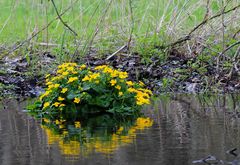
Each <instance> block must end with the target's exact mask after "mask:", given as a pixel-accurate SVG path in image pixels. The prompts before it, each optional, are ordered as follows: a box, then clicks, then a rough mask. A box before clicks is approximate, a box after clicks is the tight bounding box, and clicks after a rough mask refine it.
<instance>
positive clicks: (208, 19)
mask: <svg viewBox="0 0 240 165" xmlns="http://www.w3.org/2000/svg"><path fill="white" fill-rule="evenodd" d="M239 7H240V4H239V5H237V6H235V7H233V8H231V9H229V10H227V11H224V12H222V11H221V12H220V13H219V14H216V15H214V16H212V17H210V18H207V19H204V20H203V21H202V22H201V23H200V24H198V25H197V26H195V27H194V28H193V29H192V30H191V31H190V32H189V33H188V34H187V35H186V36H185V37H182V38H180V39H178V40H177V41H175V42H173V43H170V44H168V45H166V46H165V47H164V48H168V47H172V46H175V45H178V44H181V43H183V42H185V41H188V40H191V38H192V34H193V33H194V32H195V31H196V30H197V29H199V28H200V27H202V26H203V25H205V24H206V23H207V22H209V21H211V20H213V19H215V18H217V17H220V16H221V15H223V14H227V13H229V12H232V11H234V10H236V9H238V8H239Z"/></svg>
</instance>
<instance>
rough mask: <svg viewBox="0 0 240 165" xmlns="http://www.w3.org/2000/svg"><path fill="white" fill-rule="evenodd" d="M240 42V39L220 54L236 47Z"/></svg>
mask: <svg viewBox="0 0 240 165" xmlns="http://www.w3.org/2000/svg"><path fill="white" fill-rule="evenodd" d="M239 44H240V40H239V41H237V42H235V43H234V44H232V45H230V46H228V47H227V48H226V49H224V50H223V51H222V52H221V53H220V54H224V53H226V52H227V51H228V50H230V49H231V48H233V47H235V46H236V45H239Z"/></svg>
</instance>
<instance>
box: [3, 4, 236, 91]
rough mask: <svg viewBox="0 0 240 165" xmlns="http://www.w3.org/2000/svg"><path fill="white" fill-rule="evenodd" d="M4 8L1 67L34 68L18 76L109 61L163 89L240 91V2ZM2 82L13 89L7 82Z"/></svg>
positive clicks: (133, 76) (137, 77) (33, 5)
mask: <svg viewBox="0 0 240 165" xmlns="http://www.w3.org/2000/svg"><path fill="white" fill-rule="evenodd" d="M0 6H1V7H0V8H1V10H0V43H1V44H0V62H1V63H4V64H6V63H7V64H9V59H10V58H20V61H21V62H23V61H24V62H25V63H26V67H25V68H27V71H26V70H25V71H24V73H16V72H11V75H14V76H13V77H17V76H19V74H20V76H21V77H23V78H26V77H27V79H28V80H31V79H32V78H31V77H34V76H36V75H37V76H39V77H43V75H45V74H46V73H47V72H49V70H52V69H55V68H56V67H57V65H59V64H61V63H63V62H66V61H76V62H78V63H86V62H87V63H91V65H93V66H94V65H96V64H98V63H102V61H104V63H109V64H110V65H113V66H114V67H117V68H120V69H123V70H131V68H132V67H133V68H135V70H133V71H131V73H129V74H130V77H131V78H132V79H133V80H136V79H138V80H143V81H144V82H145V83H146V84H147V85H148V86H151V87H152V84H155V85H154V86H153V87H152V88H153V89H154V90H157V91H159V90H160V91H161V90H163V91H177V90H178V88H179V87H181V89H182V90H180V91H190V92H191V91H204V90H206V89H208V88H212V87H214V89H215V90H216V89H220V88H227V90H232V91H233V90H235V89H239V88H240V83H239V77H240V75H239V65H240V64H239V54H240V53H239V51H240V48H239V44H240V42H239V40H240V29H239V24H240V16H239V15H240V14H239V13H240V12H239V7H240V3H239V0H198V1H197V0H193V1H189V0H171V1H169V0H163V1H159V0H152V1H146V0H139V1H135V0H122V1H118V0H108V1H103V0H89V1H85V0H75V1H74V0H70V1H67V0H61V1H54V0H50V1H47V0H46V1H37V0H23V1H7V0H3V1H1V2H0ZM99 61H100V62H99ZM116 63H118V64H116ZM119 63H120V64H119ZM120 65H121V66H120ZM149 68H150V69H149ZM0 70H5V68H4V67H2V66H1V68H0ZM16 70H18V71H20V72H23V71H22V70H21V67H20V69H19V68H14V71H16ZM2 75H3V76H5V77H6V76H7V75H9V73H8V71H7V73H6V74H2ZM142 75H144V76H142ZM148 79H150V80H149V82H148ZM0 82H1V84H3V85H4V86H5V85H7V86H8V83H7V82H10V83H9V84H14V83H11V81H6V79H5V78H2V77H1V76H0ZM16 84H17V83H16ZM3 85H1V86H3ZM182 86H187V87H182ZM196 86H199V87H198V88H199V89H196V88H197V87H196ZM191 88H194V90H192V89H191Z"/></svg>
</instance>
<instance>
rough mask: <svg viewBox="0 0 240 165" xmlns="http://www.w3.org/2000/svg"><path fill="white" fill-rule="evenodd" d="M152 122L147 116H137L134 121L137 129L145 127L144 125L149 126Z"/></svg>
mask: <svg viewBox="0 0 240 165" xmlns="http://www.w3.org/2000/svg"><path fill="white" fill-rule="evenodd" d="M152 124H153V120H151V119H150V118H149V117H148V118H142V117H139V118H138V119H137V121H136V128H137V129H145V128H146V127H151V126H152Z"/></svg>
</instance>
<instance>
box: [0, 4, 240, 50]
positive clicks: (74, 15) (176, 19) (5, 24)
mask: <svg viewBox="0 0 240 165" xmlns="http://www.w3.org/2000/svg"><path fill="white" fill-rule="evenodd" d="M55 3H56V5H57V8H58V10H59V12H60V13H62V12H63V11H64V10H65V9H66V8H67V7H68V6H71V8H70V9H69V10H68V11H67V12H66V13H65V14H64V15H63V16H62V18H63V20H64V21H66V22H67V24H68V25H69V26H70V27H71V28H72V29H74V31H76V32H77V34H78V36H77V37H74V35H73V34H72V33H71V32H70V31H69V30H67V29H66V27H64V26H63V24H62V23H61V22H60V21H59V20H56V21H54V22H53V23H52V24H51V25H50V26H49V27H48V28H47V29H46V30H43V31H42V32H41V33H40V34H39V35H37V36H36V37H35V38H33V39H32V40H31V44H32V45H34V46H36V47H37V46H39V45H44V43H48V44H49V45H50V46H49V47H54V49H53V50H56V54H61V53H59V52H61V51H62V47H64V48H65V50H66V49H67V50H68V51H70V53H73V52H74V51H75V48H76V42H77V43H78V44H79V45H80V46H79V50H80V51H81V52H82V53H83V54H86V53H87V50H88V47H89V46H90V44H91V43H92V45H93V47H94V48H95V49H96V50H97V51H98V52H100V53H103V54H104V53H106V52H114V51H115V50H116V48H117V47H119V46H122V45H124V44H125V43H127V42H128V39H129V36H130V35H131V31H133V34H132V35H133V41H134V42H133V43H134V45H138V46H139V47H141V46H143V45H144V44H145V43H146V45H149V44H148V43H150V44H152V43H154V44H158V45H164V44H166V43H170V42H172V41H174V40H175V39H176V38H179V37H181V36H182V35H184V34H187V33H188V32H189V31H190V30H191V29H192V28H193V27H194V26H195V25H197V24H198V23H200V22H201V21H202V20H203V18H204V16H205V14H206V0H170V1H169V0H161V1H159V0H152V1H148V0H138V1H135V0H112V3H111V4H110V5H109V7H108V8H107V6H108V4H109V3H110V0H108V1H107V0H78V1H74V0H58V1H56V2H55ZM237 3H239V1H238V0H232V1H231V2H230V3H229V5H228V6H227V8H231V6H234V5H236V4H237ZM0 6H1V7H0V44H1V45H4V46H11V45H13V44H17V43H19V42H21V41H23V40H25V39H26V38H28V37H31V36H32V35H33V34H34V33H36V32H37V31H39V30H41V29H42V28H43V27H45V26H46V25H47V24H48V23H49V22H50V21H51V20H54V19H55V18H56V16H57V15H56V12H55V10H54V8H53V5H52V3H51V2H50V1H47V0H41V1H40V0H21V1H15V0H10V1H9V0H1V2H0ZM221 7H222V4H221V1H220V0H212V1H211V5H210V6H209V10H210V11H211V12H212V13H216V12H218V11H219V10H220V9H221ZM152 36H154V37H152ZM146 45H145V46H146ZM42 49H43V48H42ZM136 50H138V49H136ZM139 51H141V50H139ZM142 53H143V54H144V52H142ZM146 54H147V52H146Z"/></svg>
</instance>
